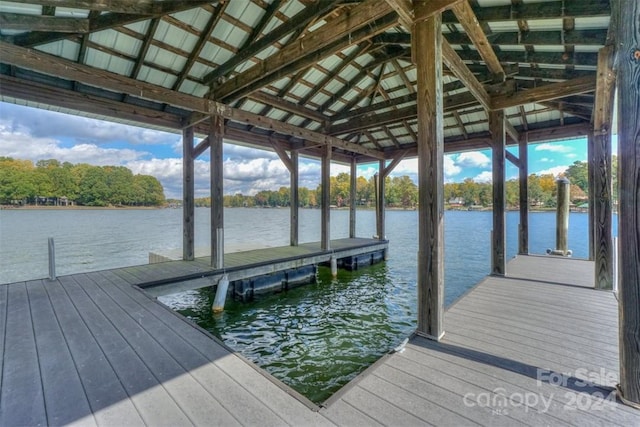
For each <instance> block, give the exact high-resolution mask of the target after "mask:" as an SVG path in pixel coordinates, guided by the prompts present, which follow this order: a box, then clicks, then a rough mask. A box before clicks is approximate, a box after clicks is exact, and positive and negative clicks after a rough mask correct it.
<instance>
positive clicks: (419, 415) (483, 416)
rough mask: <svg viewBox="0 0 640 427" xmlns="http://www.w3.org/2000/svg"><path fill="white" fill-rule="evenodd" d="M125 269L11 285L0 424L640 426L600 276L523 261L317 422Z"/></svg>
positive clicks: (357, 384)
mask: <svg viewBox="0 0 640 427" xmlns="http://www.w3.org/2000/svg"><path fill="white" fill-rule="evenodd" d="M125 270H126V269H114V270H107V271H99V272H93V273H86V274H76V275H70V276H65V277H60V278H58V279H57V280H56V281H49V280H35V281H29V282H20V283H14V284H9V285H2V286H0V335H1V336H0V345H1V346H2V347H1V348H0V353H1V354H2V359H1V361H0V363H1V366H0V425H7V426H13V425H36V424H49V425H60V424H79V425H93V424H99V425H145V424H146V425H154V426H155V425H189V424H195V425H205V424H206V425H212V424H213V425H261V426H265V425H333V424H337V425H379V424H380V425H383V424H390V425H452V424H456V425H519V424H522V425H548V424H553V425H568V424H580V425H602V424H607V425H615V424H617V425H624V426H629V425H640V411H636V410H633V409H630V408H628V407H625V406H621V405H619V404H617V403H615V402H608V401H606V400H604V399H602V398H601V397H600V396H607V395H608V393H609V392H610V390H611V388H610V387H611V386H612V385H614V384H615V382H616V380H617V369H618V360H617V359H618V351H617V303H616V300H615V297H614V295H613V294H612V293H611V292H602V291H596V290H594V289H591V286H592V276H593V274H592V272H593V263H590V262H586V261H576V260H566V259H552V258H546V257H518V258H517V259H515V260H514V261H512V262H511V263H510V264H509V270H508V271H509V274H510V277H509V278H497V277H489V278H487V279H486V280H484V281H483V282H482V283H481V284H480V285H478V286H477V287H476V288H474V289H473V290H472V291H471V292H469V293H468V294H467V295H466V296H464V297H463V298H462V299H461V300H459V301H458V302H457V303H456V304H455V305H454V306H453V307H452V308H451V309H450V310H449V311H448V312H447V314H446V317H445V322H446V323H445V326H446V336H445V338H444V339H443V341H442V342H440V343H435V342H431V341H427V340H425V339H423V338H420V337H415V338H413V339H412V340H411V341H410V342H409V344H408V345H407V346H406V349H405V350H404V351H403V352H401V353H395V354H392V355H389V356H386V357H384V358H383V359H382V360H381V361H379V362H378V363H377V364H375V365H374V366H372V367H371V368H370V369H369V370H367V371H366V372H365V373H364V374H363V375H361V376H360V378H359V379H358V380H357V381H354V382H352V383H351V384H350V385H349V386H348V387H346V388H345V389H343V390H342V391H341V392H340V393H338V394H337V395H335V396H334V397H333V398H332V399H330V400H329V401H328V402H327V404H326V405H325V407H322V408H318V407H314V406H313V405H312V404H311V403H310V402H308V401H306V400H305V399H304V398H302V397H300V396H298V395H296V393H295V392H293V391H292V390H290V389H288V388H287V387H286V386H284V385H282V384H281V383H279V382H278V381H277V380H275V379H273V378H272V377H271V376H269V375H268V374H266V373H263V372H262V371H260V370H259V369H257V368H255V367H254V365H252V364H251V363H249V362H247V361H246V360H245V359H243V358H242V357H240V356H239V355H237V354H235V353H233V352H232V351H230V350H229V349H227V348H226V347H225V346H224V345H222V344H221V343H219V342H218V341H217V340H215V339H214V338H213V337H211V335H210V334H208V333H207V332H206V331H203V330H202V329H200V328H199V327H197V326H195V325H193V324H191V323H190V322H189V321H187V320H185V319H184V318H182V317H181V316H179V315H177V314H175V313H174V312H172V311H171V310H169V309H168V308H166V307H165V306H163V305H162V304H160V303H158V302H157V301H156V300H155V299H154V298H152V297H150V296H149V295H148V294H147V293H146V292H144V291H142V290H140V289H139V288H138V287H136V286H132V282H135V281H137V280H140V278H139V277H136V276H134V275H133V273H130V272H126V271H125ZM594 319H597V321H596V320H594ZM561 374H565V375H561ZM583 376H589V377H590V379H591V380H592V382H593V383H594V384H589V385H587V384H584V383H583V382H582V381H581V378H582V377H583ZM533 396H536V397H537V399H538V400H537V401H534V397H533ZM487 397H488V398H489V400H488V402H489V404H485V400H483V399H485V398H487ZM519 399H523V400H524V402H525V403H524V404H522V403H521V402H522V400H519ZM547 403H548V404H547Z"/></svg>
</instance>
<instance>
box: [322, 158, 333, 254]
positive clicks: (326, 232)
mask: <svg viewBox="0 0 640 427" xmlns="http://www.w3.org/2000/svg"><path fill="white" fill-rule="evenodd" d="M320 169H321V172H320V174H321V175H322V177H321V179H320V185H321V188H322V201H321V209H322V214H321V221H322V224H321V225H320V234H321V236H320V247H321V248H322V250H323V251H328V250H329V249H331V227H330V218H331V212H330V209H329V207H330V203H331V197H330V196H331V188H330V184H329V183H330V181H331V180H330V174H331V145H326V146H325V147H324V155H323V156H322V164H321V168H320Z"/></svg>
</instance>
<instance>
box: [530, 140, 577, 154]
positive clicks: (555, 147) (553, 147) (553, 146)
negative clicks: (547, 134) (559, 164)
mask: <svg viewBox="0 0 640 427" xmlns="http://www.w3.org/2000/svg"><path fill="white" fill-rule="evenodd" d="M535 151H550V152H552V153H571V152H572V151H573V148H572V147H567V146H566V145H562V144H559V143H550V142H545V143H543V144H538V145H536V148H535Z"/></svg>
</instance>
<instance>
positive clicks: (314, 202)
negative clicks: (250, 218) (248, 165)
mask: <svg viewBox="0 0 640 427" xmlns="http://www.w3.org/2000/svg"><path fill="white" fill-rule="evenodd" d="M616 164H617V160H616V158H615V156H614V159H613V169H614V171H615V168H616V167H615V166H616ZM564 176H566V177H567V178H568V179H569V180H570V181H571V200H572V202H573V203H575V204H580V203H583V202H586V200H587V199H588V173H587V163H586V162H581V161H576V162H574V163H573V164H572V165H571V166H569V167H568V168H567V170H566V171H565V172H564ZM613 179H614V189H615V179H616V177H615V172H614V176H613ZM375 180H376V177H371V178H370V179H366V178H364V177H362V176H359V177H358V178H357V180H356V205H357V206H365V207H371V206H374V205H375V200H376V195H375V188H376V181H375ZM350 186H351V185H350V177H349V174H347V173H341V174H338V175H337V176H332V177H331V178H330V195H329V200H330V204H331V205H333V206H336V207H344V206H349V192H350ZM528 190H529V204H530V206H532V207H538V208H553V207H555V206H556V178H555V177H554V176H553V175H551V174H548V175H535V174H532V175H530V176H529V179H528ZM492 191H493V188H492V184H491V183H486V182H476V181H474V180H473V179H471V178H468V179H465V180H464V181H463V182H458V183H446V184H445V185H444V198H445V204H446V205H449V206H451V207H470V206H482V207H488V206H490V205H491V204H492ZM519 192H520V191H519V182H518V179H511V180H508V181H507V182H506V185H505V193H506V203H507V207H509V208H516V207H517V206H518V205H519V202H520V200H519ZM298 193H299V196H298V198H299V206H300V207H308V208H314V207H318V206H320V200H321V196H322V187H321V186H318V187H316V188H315V189H309V188H306V187H301V188H299V191H298ZM614 196H615V192H614ZM385 202H386V206H388V207H392V208H393V207H395V208H403V209H413V208H415V207H416V206H417V203H418V186H417V185H416V184H415V183H414V182H413V181H412V180H411V178H410V177H409V176H406V175H405V176H400V177H393V178H391V177H387V178H386V180H385ZM290 204H291V201H290V191H289V188H288V187H280V188H279V189H278V190H265V191H260V192H258V193H257V194H255V195H253V196H249V195H243V194H240V193H238V194H234V195H225V196H224V206H225V207H286V206H290ZM196 206H204V207H207V206H211V199H210V198H208V197H205V198H200V199H196Z"/></svg>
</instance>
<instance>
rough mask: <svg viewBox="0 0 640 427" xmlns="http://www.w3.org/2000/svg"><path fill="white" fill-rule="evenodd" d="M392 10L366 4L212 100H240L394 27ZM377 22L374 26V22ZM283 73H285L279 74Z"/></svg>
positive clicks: (379, 1) (372, 0) (377, 2)
mask: <svg viewBox="0 0 640 427" xmlns="http://www.w3.org/2000/svg"><path fill="white" fill-rule="evenodd" d="M390 14H391V15H393V12H392V10H391V8H390V7H389V6H388V5H387V3H385V2H384V1H383V0H367V1H365V2H364V3H360V4H358V5H357V6H355V7H354V8H353V9H351V10H350V11H349V13H345V14H342V15H340V16H339V17H338V18H336V19H334V20H332V21H330V22H328V23H327V24H325V25H324V26H322V27H321V28H319V29H318V30H316V31H313V32H311V33H309V34H307V35H306V36H305V37H302V38H301V39H299V40H296V41H295V42H292V43H288V44H287V45H286V46H285V47H283V48H282V49H281V50H280V51H279V52H278V53H276V54H274V55H272V56H270V57H268V58H266V59H265V60H264V61H262V62H261V63H259V64H256V65H254V66H253V67H251V68H249V69H248V70H246V71H244V72H242V73H240V74H238V75H237V76H235V77H233V78H232V79H230V80H227V81H226V82H224V83H222V84H221V85H220V86H219V87H218V88H215V89H214V90H213V92H212V93H213V98H214V99H218V100H229V99H231V98H235V99H237V98H240V97H242V96H245V95H247V94H249V93H251V92H252V91H254V90H256V89H259V88H260V87H262V86H265V85H267V84H269V83H271V82H273V81H275V80H278V79H279V78H282V77H284V75H288V74H293V73H295V72H296V71H298V70H300V69H302V68H304V67H306V66H308V65H310V64H311V63H316V62H317V61H319V60H320V59H322V58H324V57H326V56H329V55H331V54H334V53H336V52H339V51H341V50H343V49H345V48H346V47H348V46H351V45H353V44H358V43H360V42H362V41H364V40H367V39H369V38H371V37H373V36H375V35H376V34H379V33H381V32H383V31H385V30H386V29H387V28H389V27H391V26H393V25H395V24H396V21H395V19H390V18H389V16H388V15H390ZM385 18H386V19H385ZM378 20H380V22H379V23H378V24H377V25H374V24H373V23H374V21H378ZM283 70H285V71H284V72H282V71H283Z"/></svg>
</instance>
